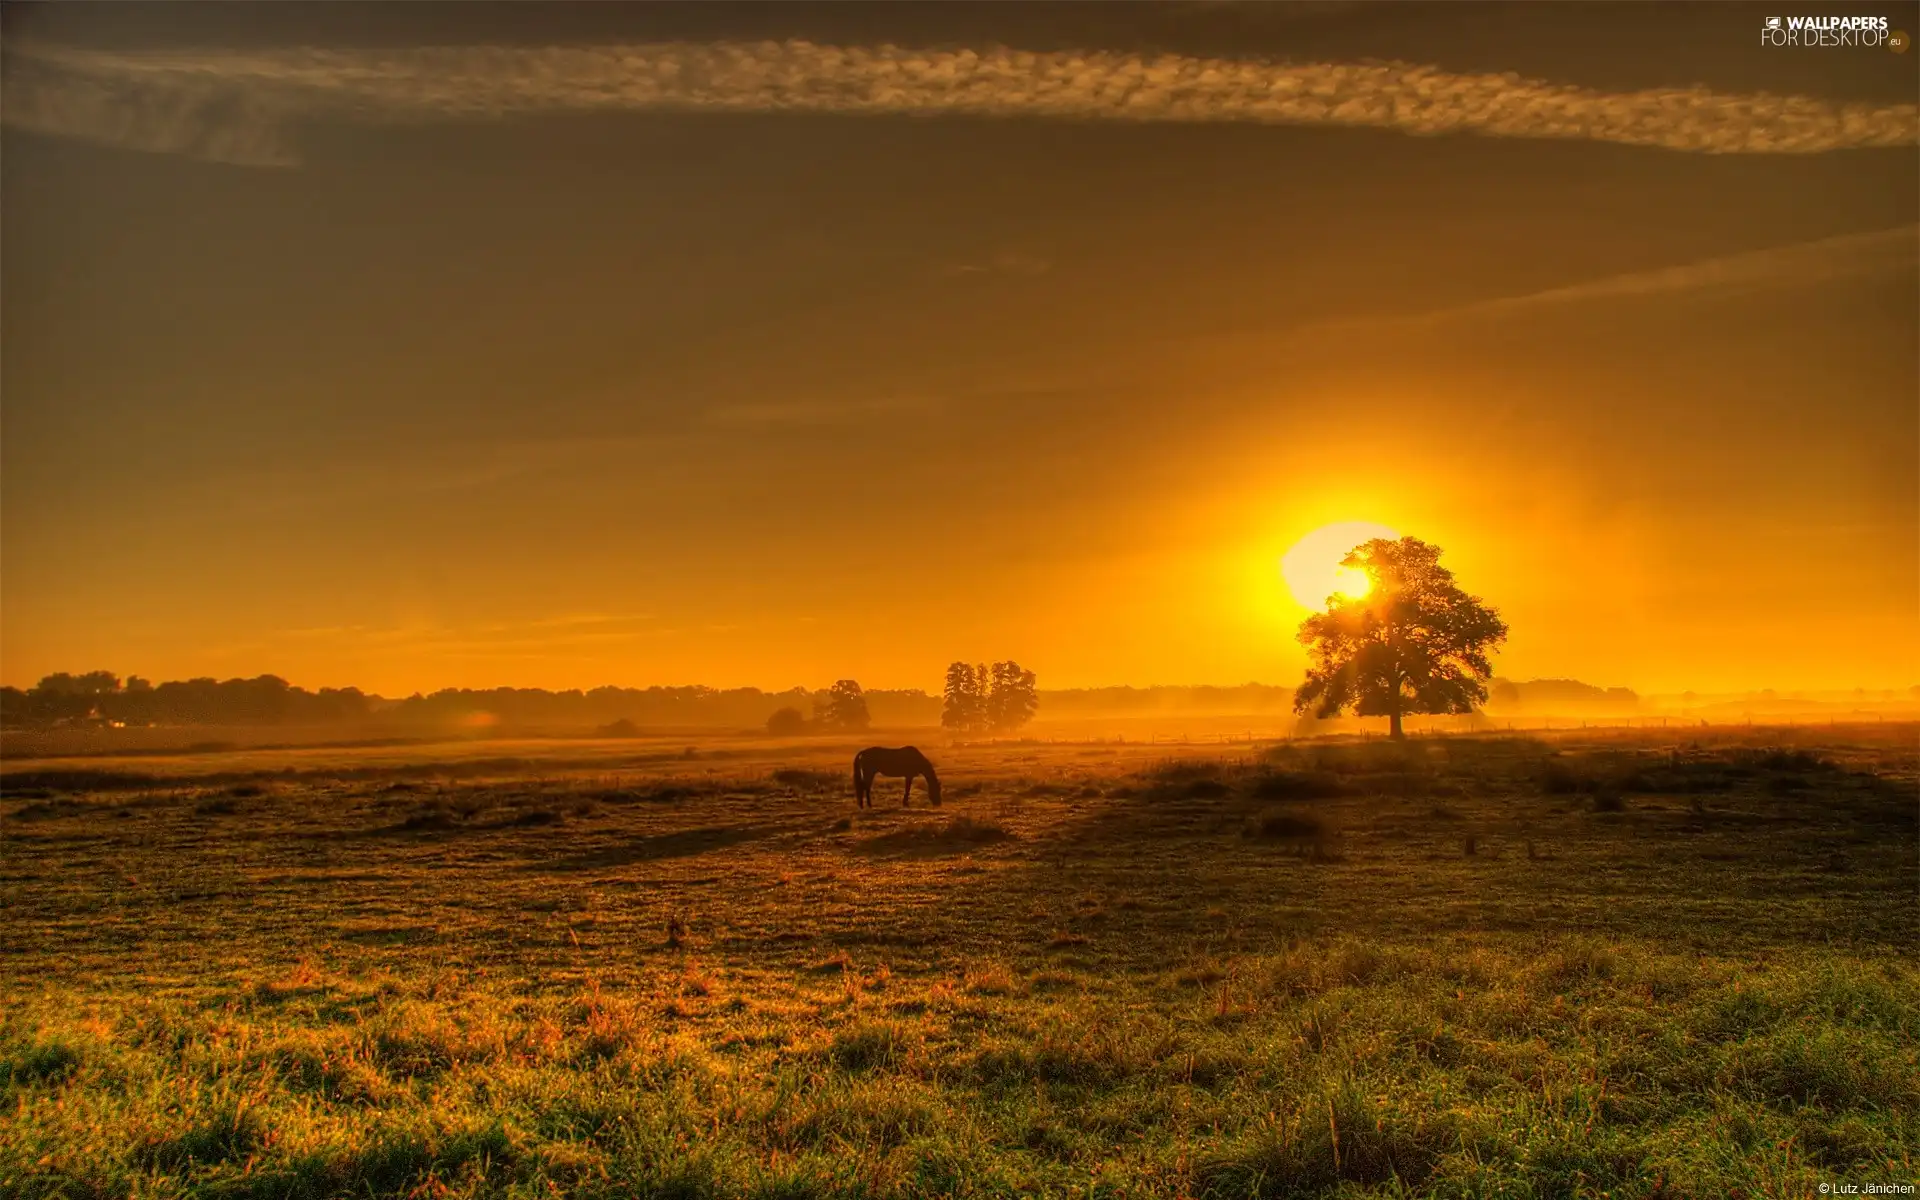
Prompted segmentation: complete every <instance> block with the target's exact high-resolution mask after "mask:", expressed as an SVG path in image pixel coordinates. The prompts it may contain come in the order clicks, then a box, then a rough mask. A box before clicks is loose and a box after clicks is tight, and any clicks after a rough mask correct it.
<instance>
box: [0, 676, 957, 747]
mask: <svg viewBox="0 0 1920 1200" xmlns="http://www.w3.org/2000/svg"><path fill="white" fill-rule="evenodd" d="M789 707H791V708H793V709H795V710H796V711H798V712H802V713H805V712H808V711H811V712H813V713H814V714H815V719H816V720H820V721H822V722H823V723H824V725H825V726H826V727H830V728H864V727H865V726H866V725H867V724H869V723H878V724H883V725H932V724H933V723H935V722H936V721H937V720H938V719H939V714H940V701H939V698H938V697H935V696H930V695H928V694H927V693H926V692H924V691H920V690H918V689H903V690H884V689H878V690H863V689H862V688H861V687H860V685H859V684H857V683H854V682H853V681H852V680H843V681H841V682H839V683H836V684H835V685H834V686H833V687H832V688H828V689H824V690H822V691H818V692H815V691H812V690H809V689H807V688H790V689H788V690H786V691H783V692H768V691H763V690H761V689H760V688H729V689H720V688H710V687H701V686H690V687H649V688H616V687H600V688H593V689H591V690H589V691H581V690H579V689H571V690H566V691H547V690H545V689H542V688H491V689H481V690H475V689H467V688H446V689H443V690H441V691H437V692H432V693H427V694H419V693H416V694H414V695H412V696H408V697H406V698H405V699H401V700H389V699H385V698H382V697H380V696H376V695H370V694H367V693H365V692H362V691H360V690H359V689H358V688H321V689H319V690H318V691H309V690H307V689H305V688H301V687H296V686H294V685H292V684H289V683H288V682H287V681H286V680H284V679H281V678H279V677H278V676H274V675H262V676H259V677H257V678H254V679H227V680H215V679H188V680H181V681H177V682H169V683H162V684H158V685H155V684H152V683H150V682H148V681H147V680H145V679H142V678H140V677H139V676H137V675H133V676H128V677H127V678H126V679H125V680H124V681H123V680H122V679H121V678H120V677H119V676H118V675H115V674H114V673H113V672H111V671H89V672H86V673H84V674H78V675H75V674H69V673H67V672H61V673H59V674H56V675H49V676H47V677H46V678H44V679H42V680H41V681H40V682H39V683H38V684H36V685H34V686H33V687H31V688H26V689H21V688H17V687H5V688H0V725H4V726H6V727H7V728H14V729H18V728H23V727H45V726H54V725H110V724H112V723H114V722H120V723H123V724H128V725H136V724H138V725H145V724H155V725H324V724H334V723H351V722H368V721H377V722H379V723H380V724H381V725H383V726H401V727H406V726H420V727H444V726H462V725H470V724H472V723H473V722H474V719H475V718H476V717H479V718H484V719H485V721H486V723H487V724H490V725H505V726H521V727H533V728H556V729H558V728H593V727H600V726H611V725H614V724H616V723H618V722H622V721H624V722H627V723H628V726H629V727H631V728H632V729H634V730H635V731H636V732H644V731H645V730H646V729H648V728H674V727H724V728H755V727H759V726H762V725H764V724H765V723H766V721H767V719H768V717H769V716H770V715H772V714H773V713H775V712H777V711H779V710H781V709H783V708H789ZM804 720H805V718H803V721H804Z"/></svg>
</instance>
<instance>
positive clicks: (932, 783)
mask: <svg viewBox="0 0 1920 1200" xmlns="http://www.w3.org/2000/svg"><path fill="white" fill-rule="evenodd" d="M927 798H928V799H929V800H932V801H933V803H934V805H935V806H936V807H937V806H938V805H939V803H940V777H939V776H938V775H935V774H934V773H933V772H932V771H928V772H927Z"/></svg>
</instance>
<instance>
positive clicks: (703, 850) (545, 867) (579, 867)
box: [528, 825, 774, 871]
mask: <svg viewBox="0 0 1920 1200" xmlns="http://www.w3.org/2000/svg"><path fill="white" fill-rule="evenodd" d="M773 833H774V830H773V829H772V828H771V827H769V826H758V825H716V826H709V827H707V828H704V829H682V830H678V831H676V832H673V833H661V834H655V835H653V836H651V837H637V838H633V839H631V840H629V841H626V842H623V843H621V844H619V845H616V846H605V847H601V848H598V849H595V850H590V851H587V852H586V853H583V854H574V855H569V856H568V857H566V858H560V859H554V860H552V861H549V862H541V863H532V864H529V868H528V869H530V870H535V871H598V870H604V869H605V868H607V867H624V866H626V865H628V864H630V863H637V862H654V861H657V860H660V859H668V858H691V857H693V856H694V855H696V854H707V853H710V852H712V851H714V850H724V849H726V848H727V847H729V846H738V845H740V844H741V843H743V842H754V841H759V840H760V839H762V838H765V837H768V836H770V835H772V834H773Z"/></svg>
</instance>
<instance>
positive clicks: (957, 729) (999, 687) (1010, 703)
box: [940, 660, 1040, 736]
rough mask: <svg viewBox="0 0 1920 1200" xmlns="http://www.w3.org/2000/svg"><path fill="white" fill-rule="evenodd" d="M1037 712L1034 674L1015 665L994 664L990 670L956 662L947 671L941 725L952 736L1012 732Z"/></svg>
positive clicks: (1038, 703)
mask: <svg viewBox="0 0 1920 1200" xmlns="http://www.w3.org/2000/svg"><path fill="white" fill-rule="evenodd" d="M1039 710H1040V694H1039V691H1038V689H1037V688H1036V687H1035V685H1034V678H1033V672H1032V671H1028V670H1024V669H1023V668H1022V667H1021V666H1020V664H1019V663H1017V662H1013V661H1011V660H1009V661H1007V662H997V663H994V664H993V665H992V666H991V667H989V666H988V665H987V664H986V663H980V664H979V665H977V666H969V665H968V664H966V663H963V662H957V663H954V664H953V665H951V666H949V667H948V668H947V686H946V694H945V697H944V702H943V703H942V705H941V708H940V724H941V725H943V726H945V727H946V728H947V729H948V730H950V731H952V732H953V733H956V734H961V735H963V736H966V735H975V736H977V735H979V734H986V733H1012V732H1013V731H1014V730H1016V729H1019V728H1020V727H1021V726H1023V725H1025V724H1026V723H1027V722H1029V721H1031V720H1033V715H1034V713H1036V712H1038V711H1039Z"/></svg>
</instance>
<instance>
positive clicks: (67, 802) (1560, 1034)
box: [0, 725, 1920, 1197]
mask: <svg viewBox="0 0 1920 1200" xmlns="http://www.w3.org/2000/svg"><path fill="white" fill-rule="evenodd" d="M1917 732H1920V731H1916V729H1915V727H1913V726H1910V725H1909V726H1893V725H1888V726H1879V727H1871V726H1868V727H1855V728H1852V729H1847V728H1838V729H1823V730H1817V731H1816V730H1810V729H1802V730H1793V731H1768V730H1749V731H1730V730H1719V731H1711V732H1708V733H1702V734H1701V735H1700V737H1701V738H1702V740H1700V741H1691V740H1687V737H1686V735H1677V734H1676V735H1667V734H1656V733H1652V732H1649V733H1621V734H1606V735H1599V734H1591V735H1567V736H1564V737H1555V738H1552V739H1551V740H1542V739H1537V738H1507V737H1472V738H1469V737H1448V738H1432V739H1416V740H1413V741H1411V742H1409V743H1408V744H1406V745H1405V746H1394V745H1390V744H1385V743H1381V742H1373V743H1370V744H1359V743H1352V742H1338V743H1335V742H1321V743H1307V742H1303V743H1298V744H1277V745H1276V744H1261V745H1242V746H1237V747H1230V748H1223V747H1191V748H1188V749H1186V750H1184V751H1182V750H1178V749H1177V748H1169V747H1164V746H1161V747H1151V748H1149V747H1141V746H1136V745H1128V746H1116V745H1059V744H1033V745H1001V746H995V747H988V748H971V749H970V748H953V749H933V747H932V744H931V743H932V739H931V737H930V736H924V735H923V736H922V744H923V746H927V747H928V748H929V749H932V751H933V756H934V758H935V760H936V761H937V762H938V763H939V764H940V766H941V769H942V774H943V777H944V779H945V781H946V802H945V804H944V806H943V807H942V808H940V809H939V810H929V809H927V808H926V807H924V805H925V796H924V792H922V791H918V789H916V791H917V794H916V796H915V807H913V808H912V809H910V810H906V811H902V810H901V809H900V808H899V807H898V783H897V781H883V783H882V785H881V787H880V788H879V789H877V790H878V793H879V794H878V796H877V797H876V801H877V807H876V808H874V809H873V810H870V811H856V810H855V809H854V807H853V803H852V799H851V786H850V781H849V778H848V771H847V762H848V760H849V759H850V757H851V751H852V749H853V747H852V746H851V745H848V746H838V745H834V746H828V745H822V744H819V743H811V742H810V743H802V744H795V745H786V746H780V745H770V744H766V743H747V742H730V743H725V744H719V743H716V744H711V745H709V744H701V745H695V746H692V747H686V748H680V747H678V746H676V747H673V748H672V749H651V750H636V749H635V748H634V747H632V746H622V745H619V744H592V745H586V746H582V745H581V744H569V745H568V746H566V747H560V748H553V747H549V748H547V749H546V750H543V749H542V748H541V747H540V746H539V745H533V744H529V745H521V746H516V747H514V748H513V749H512V752H511V753H502V752H497V751H493V750H489V749H487V748H486V747H484V746H478V747H476V746H468V747H466V748H465V749H464V750H462V751H461V752H460V753H459V754H436V753H434V752H432V751H430V750H427V749H424V748H421V747H403V746H396V747H387V748H381V749H379V750H378V751H377V752H376V751H373V750H368V751H366V752H364V753H363V752H359V751H355V750H353V749H351V748H343V749H333V750H313V751H301V752H298V753H294V752H285V753H280V754H277V755H276V754H274V753H268V752H264V751H263V752H259V753H244V754H201V755H198V756H193V757H182V758H168V757H164V756H160V757H152V758H145V757H143V758H140V759H137V760H121V761H115V762H112V763H108V764H101V763H94V764H92V766H94V767H101V768H102V771H101V772H96V773H89V771H90V768H89V767H88V765H87V764H84V763H74V762H67V763H60V764H55V763H44V762H43V763H20V762H14V763H10V765H9V773H8V775H7V777H6V799H5V801H4V803H0V814H4V820H3V821H0V903H3V904H4V907H5V910H6V918H5V920H4V922H0V1088H3V1089H4V1094H0V1195H5V1196H10V1197H11V1196H21V1197H27V1196H174V1195H193V1196H313V1197H320V1196H335V1195H369V1194H372V1195H408V1196H445V1195H461V1196H465V1195H475V1196H478V1195H513V1196H536V1195H537V1196H548V1195H585V1196H608V1197H613V1196H675V1197H680V1196H686V1197H699V1196H714V1197H733V1196H767V1197H776V1196H777V1197H807V1196H875V1197H881V1196H945V1195H960V1196H985V1195H991V1196H1003V1195H1005V1196H1011V1195H1035V1194H1043V1195H1052V1196H1085V1197H1093V1196H1116V1197H1119V1196H1142V1197H1145V1196H1152V1197H1200V1196H1208V1197H1229V1196H1231V1197H1241V1196H1293V1195H1310V1196H1319V1195H1377V1196H1402V1195H1435V1196H1509V1197H1531V1196H1542V1197H1544V1196H1587V1195H1594V1196H1598V1195H1615V1196H1634V1197H1647V1196H1662V1197H1679V1196H1687V1197H1733V1196H1747V1197H1762V1196H1781V1197H1786V1196H1805V1195H1812V1194H1815V1192H1816V1189H1817V1188H1818V1186H1819V1185H1820V1184H1822V1183H1829V1184H1832V1185H1839V1186H1847V1185H1857V1186H1860V1187H1861V1188H1862V1189H1863V1191H1864V1189H1865V1187H1866V1186H1867V1185H1870V1184H1902V1185H1908V1184H1913V1183H1915V1182H1916V1181H1917V1180H1920V967H1917V966H1916V965H1915V963H1914V957H1913V956H1914V951H1915V950H1916V943H1917V942H1920V935H1917V933H1916V931H1920V860H1917V855H1920V837H1917V831H1916V796H1917V795H1920V791H1917V789H1920V769H1917V763H1916V734H1917ZM557 745H558V744H556V746H557Z"/></svg>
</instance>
